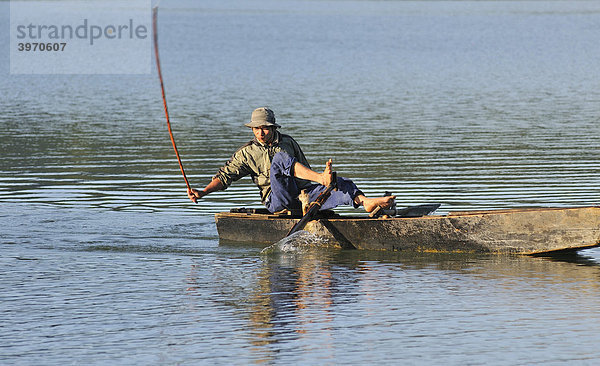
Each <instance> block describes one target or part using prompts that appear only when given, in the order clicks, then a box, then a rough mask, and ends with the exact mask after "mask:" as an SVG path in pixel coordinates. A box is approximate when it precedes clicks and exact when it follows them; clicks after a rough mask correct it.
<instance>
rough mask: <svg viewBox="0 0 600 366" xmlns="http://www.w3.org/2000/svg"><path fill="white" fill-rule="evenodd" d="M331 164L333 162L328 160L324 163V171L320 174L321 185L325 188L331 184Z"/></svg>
mask: <svg viewBox="0 0 600 366" xmlns="http://www.w3.org/2000/svg"><path fill="white" fill-rule="evenodd" d="M332 164H333V161H332V160H331V159H329V160H328V161H327V162H326V163H325V170H323V173H322V174H321V177H322V182H321V184H322V185H324V186H325V187H329V185H330V184H331V181H332V180H333V176H332V175H331V172H332V171H333V167H332Z"/></svg>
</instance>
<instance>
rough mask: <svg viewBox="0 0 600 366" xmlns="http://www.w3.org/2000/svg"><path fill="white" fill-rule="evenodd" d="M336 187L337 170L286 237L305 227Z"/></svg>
mask: <svg viewBox="0 0 600 366" xmlns="http://www.w3.org/2000/svg"><path fill="white" fill-rule="evenodd" d="M336 188H337V174H336V172H332V173H331V184H330V185H329V186H327V189H325V190H324V191H323V192H322V193H321V194H320V195H319V197H317V199H316V200H315V201H314V202H312V203H311V204H310V205H309V206H308V210H307V211H306V214H304V216H302V218H301V219H300V221H298V222H297V223H296V224H295V225H294V226H293V227H292V228H291V229H290V231H289V232H288V233H287V235H286V236H285V237H288V236H290V235H292V234H293V233H295V232H298V231H300V230H302V229H304V227H305V226H306V224H307V223H308V222H309V221H310V220H312V219H313V218H314V217H315V215H316V214H317V212H319V209H321V207H322V206H323V204H324V203H325V201H327V199H328V198H329V196H331V192H332V191H333V190H334V189H336Z"/></svg>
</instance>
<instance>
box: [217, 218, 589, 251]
mask: <svg viewBox="0 0 600 366" xmlns="http://www.w3.org/2000/svg"><path fill="white" fill-rule="evenodd" d="M215 220H216V224H217V231H218V233H219V237H220V239H222V240H228V241H236V242H252V243H261V244H272V243H275V242H277V241H279V240H280V239H282V238H284V237H285V236H286V234H287V232H288V231H289V229H290V228H291V227H292V226H293V225H294V224H295V223H296V222H297V221H298V219H297V218H289V217H284V216H277V215H268V214H247V213H228V212H227V213H218V214H216V215H215ZM305 230H306V231H309V232H312V233H314V234H317V235H319V236H320V237H322V238H323V240H322V242H324V243H325V244H326V245H331V246H338V247H342V248H354V249H365V250H392V251H400V250H414V251H440V252H487V253H507V254H536V253H545V252H551V251H558V250H578V249H584V248H590V247H594V246H598V245H599V244H600V207H597V206H591V207H573V208H534V209H531V208H530V209H509V210H489V211H466V212H455V213H450V214H448V215H443V216H441V215H432V216H424V217H418V218H378V219H373V218H368V217H332V218H321V219H318V220H314V221H311V222H310V223H309V224H307V226H306V228H305Z"/></svg>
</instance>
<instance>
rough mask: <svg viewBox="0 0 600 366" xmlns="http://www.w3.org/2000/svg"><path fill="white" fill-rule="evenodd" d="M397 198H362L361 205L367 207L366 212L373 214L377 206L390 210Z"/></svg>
mask: <svg viewBox="0 0 600 366" xmlns="http://www.w3.org/2000/svg"><path fill="white" fill-rule="evenodd" d="M395 199H396V196H385V197H375V198H368V197H365V196H362V197H361V199H360V204H362V205H363V206H364V207H365V211H367V212H371V211H373V210H374V209H376V208H377V206H381V207H383V208H390V207H391V206H392V205H393V204H394V200H395Z"/></svg>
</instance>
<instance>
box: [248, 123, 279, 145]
mask: <svg viewBox="0 0 600 366" xmlns="http://www.w3.org/2000/svg"><path fill="white" fill-rule="evenodd" d="M252 132H254V136H255V137H256V139H257V140H258V141H259V142H260V143H262V144H268V143H270V142H271V141H273V137H274V136H275V127H272V126H260V127H252Z"/></svg>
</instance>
